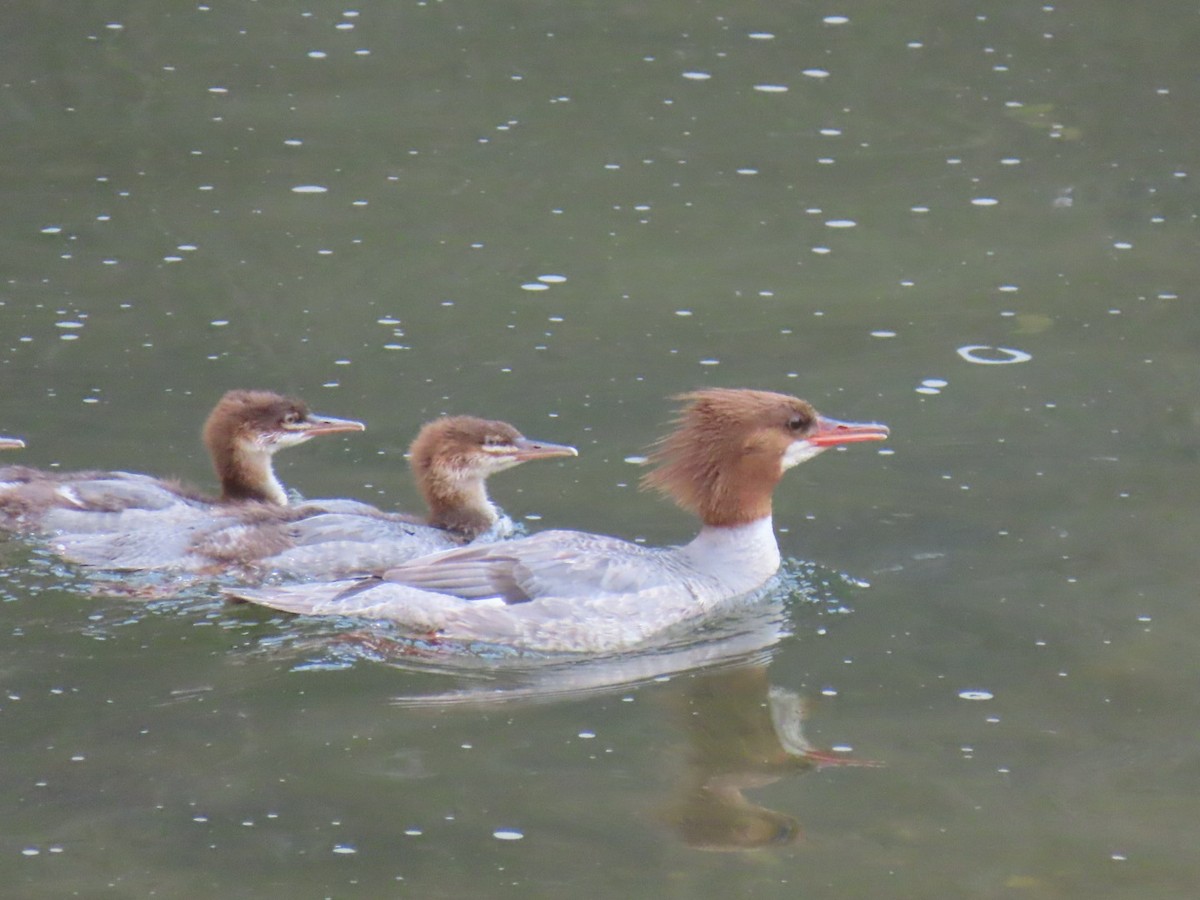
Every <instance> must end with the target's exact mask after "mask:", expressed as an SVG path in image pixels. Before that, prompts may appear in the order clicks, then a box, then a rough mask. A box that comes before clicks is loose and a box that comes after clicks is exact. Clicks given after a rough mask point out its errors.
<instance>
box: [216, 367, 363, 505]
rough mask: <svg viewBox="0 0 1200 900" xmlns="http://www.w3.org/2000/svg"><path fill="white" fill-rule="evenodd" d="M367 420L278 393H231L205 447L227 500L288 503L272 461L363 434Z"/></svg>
mask: <svg viewBox="0 0 1200 900" xmlns="http://www.w3.org/2000/svg"><path fill="white" fill-rule="evenodd" d="M363 428H364V426H363V424H362V423H361V422H356V421H353V420H351V419H335V418H333V417H332V416H321V415H316V414H315V413H313V412H311V411H310V410H309V408H308V405H307V404H306V403H305V402H304V401H303V400H298V399H295V398H293V397H284V396H283V395H281V394H276V393H274V392H273V391H251V390H234V391H228V392H227V393H226V394H225V395H224V396H223V397H221V399H220V400H219V401H218V402H217V405H216V406H215V407H213V411H212V412H211V413H210V414H209V416H208V419H207V421H205V423H204V431H203V437H204V444H205V446H206V447H207V448H208V452H209V455H210V456H211V457H212V461H213V467H214V468H215V469H216V473H217V477H218V478H219V479H220V481H221V492H222V499H225V500H266V501H269V502H277V503H284V502H286V498H284V497H283V496H282V489H281V488H280V487H279V484H278V482H277V481H276V480H275V476H274V473H273V472H272V471H271V468H270V457H271V455H272V454H274V453H275V452H276V451H278V450H281V449H283V448H284V447H294V446H296V445H297V444H303V443H304V442H305V441H307V440H309V439H311V438H313V437H316V436H317V435H320V434H338V433H341V432H346V431H362V430H363Z"/></svg>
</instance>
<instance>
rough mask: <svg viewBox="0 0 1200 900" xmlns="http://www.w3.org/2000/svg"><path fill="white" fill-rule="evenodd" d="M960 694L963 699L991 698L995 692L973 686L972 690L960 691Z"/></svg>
mask: <svg viewBox="0 0 1200 900" xmlns="http://www.w3.org/2000/svg"><path fill="white" fill-rule="evenodd" d="M958 696H959V699H961V700H991V699H992V698H993V697H994V696H995V694H993V693H992V692H991V691H982V690H978V689H974V688H973V689H971V690H965V691H959V692H958Z"/></svg>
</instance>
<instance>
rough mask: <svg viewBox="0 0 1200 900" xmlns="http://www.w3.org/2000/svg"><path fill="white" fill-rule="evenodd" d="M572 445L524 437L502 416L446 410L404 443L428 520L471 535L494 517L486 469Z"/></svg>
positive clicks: (571, 452) (569, 452) (571, 451)
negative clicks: (456, 413)
mask: <svg viewBox="0 0 1200 900" xmlns="http://www.w3.org/2000/svg"><path fill="white" fill-rule="evenodd" d="M576 455H577V451H576V450H575V448H574V447H568V446H565V445H563V444H552V443H549V442H548V441H537V440H533V439H531V438H527V437H525V436H524V435H523V434H521V432H519V431H518V430H517V429H516V428H514V427H513V426H512V425H509V424H508V423H507V422H500V421H496V420H492V419H480V418H476V417H474V416H446V417H443V418H441V419H435V420H434V421H432V422H429V423H427V424H426V425H425V426H424V427H423V428H422V429H421V431H420V433H419V434H418V435H417V437H416V440H414V441H413V442H412V446H411V447H409V462H410V465H411V466H412V470H413V476H414V477H415V478H416V481H417V486H418V488H420V490H421V494H422V496H423V497H424V498H425V502H426V504H427V505H428V506H429V522H430V524H431V525H436V526H437V527H439V528H447V529H450V530H452V531H458V532H461V533H463V534H467V535H470V536H471V537H474V536H475V535H476V534H479V533H480V532H482V531H485V530H486V529H488V528H489V527H491V525H492V524H493V523H494V522H495V521H496V511H495V508H494V507H493V506H492V503H491V501H490V500H489V499H488V496H487V486H486V484H485V482H486V480H487V478H488V477H489V476H490V475H494V474H495V473H496V472H502V471H504V470H505V469H510V468H512V467H513V466H516V465H519V464H520V463H523V462H528V461H529V460H533V459H549V458H552V457H559V456H576Z"/></svg>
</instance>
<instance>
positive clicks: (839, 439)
mask: <svg viewBox="0 0 1200 900" xmlns="http://www.w3.org/2000/svg"><path fill="white" fill-rule="evenodd" d="M887 437H888V427H887V426H886V425H881V424H879V423H878V422H839V421H838V420H837V419H827V418H825V417H824V416H817V433H816V434H814V435H812V436H811V437H809V439H808V442H809V443H810V444H814V445H816V446H817V447H834V446H837V445H838V444H858V443H861V442H863V441H886V440H887Z"/></svg>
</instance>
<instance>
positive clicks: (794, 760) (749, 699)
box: [663, 666, 875, 850]
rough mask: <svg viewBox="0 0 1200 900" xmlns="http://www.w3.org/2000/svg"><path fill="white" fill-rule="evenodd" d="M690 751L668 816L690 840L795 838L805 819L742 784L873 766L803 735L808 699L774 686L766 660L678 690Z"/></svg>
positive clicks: (741, 846) (726, 846)
mask: <svg viewBox="0 0 1200 900" xmlns="http://www.w3.org/2000/svg"><path fill="white" fill-rule="evenodd" d="M678 700H679V710H678V711H679V718H680V720H681V722H682V725H683V728H684V730H685V732H686V734H687V738H688V751H687V752H688V757H687V761H686V765H685V768H684V772H683V775H682V777H681V778H680V781H679V785H678V788H677V790H676V794H675V796H674V797H673V798H672V799H671V801H670V803H669V804H668V805H667V808H666V810H665V812H664V815H663V818H664V820H665V821H667V822H668V823H669V824H670V825H671V826H672V827H673V828H674V829H675V831H676V832H677V833H678V834H679V836H680V837H681V838H683V840H684V841H685V842H686V843H687V844H688V845H689V846H691V847H696V848H698V849H701V850H751V849H756V848H760V847H767V846H771V845H773V844H788V843H792V842H794V841H796V840H799V838H800V837H801V835H802V833H803V832H802V830H801V827H800V823H799V822H798V821H797V820H796V819H795V818H793V817H792V816H790V815H787V814H786V813H782V812H778V811H776V810H773V809H768V808H766V807H765V806H760V805H758V804H756V803H754V802H753V801H751V800H749V799H747V798H746V796H745V794H744V793H743V791H746V790H750V789H752V788H760V787H764V786H766V785H768V784H772V783H774V782H776V781H778V780H779V779H780V778H784V777H786V776H789V775H796V774H799V773H801V772H807V771H809V770H811V769H816V768H819V767H821V766H825V765H860V766H861V765H875V764H874V763H870V762H862V761H858V760H850V759H845V758H842V757H838V756H834V755H833V754H830V753H826V752H823V751H820V750H816V749H815V748H813V747H812V745H811V744H809V743H808V741H807V740H806V739H805V737H804V733H803V730H802V727H801V726H802V723H803V718H804V705H803V701H802V700H801V699H800V697H799V696H798V695H797V694H795V693H794V692H792V691H790V690H787V689H786V688H781V687H776V686H772V685H770V683H769V682H768V680H767V669H766V667H765V666H750V667H746V668H741V669H732V670H725V671H719V672H708V673H703V674H698V675H696V676H695V677H694V678H693V679H692V680H691V682H690V683H689V684H688V686H687V689H686V690H685V691H684V692H683V693H682V694H681V695H680V696H679V697H678Z"/></svg>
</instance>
